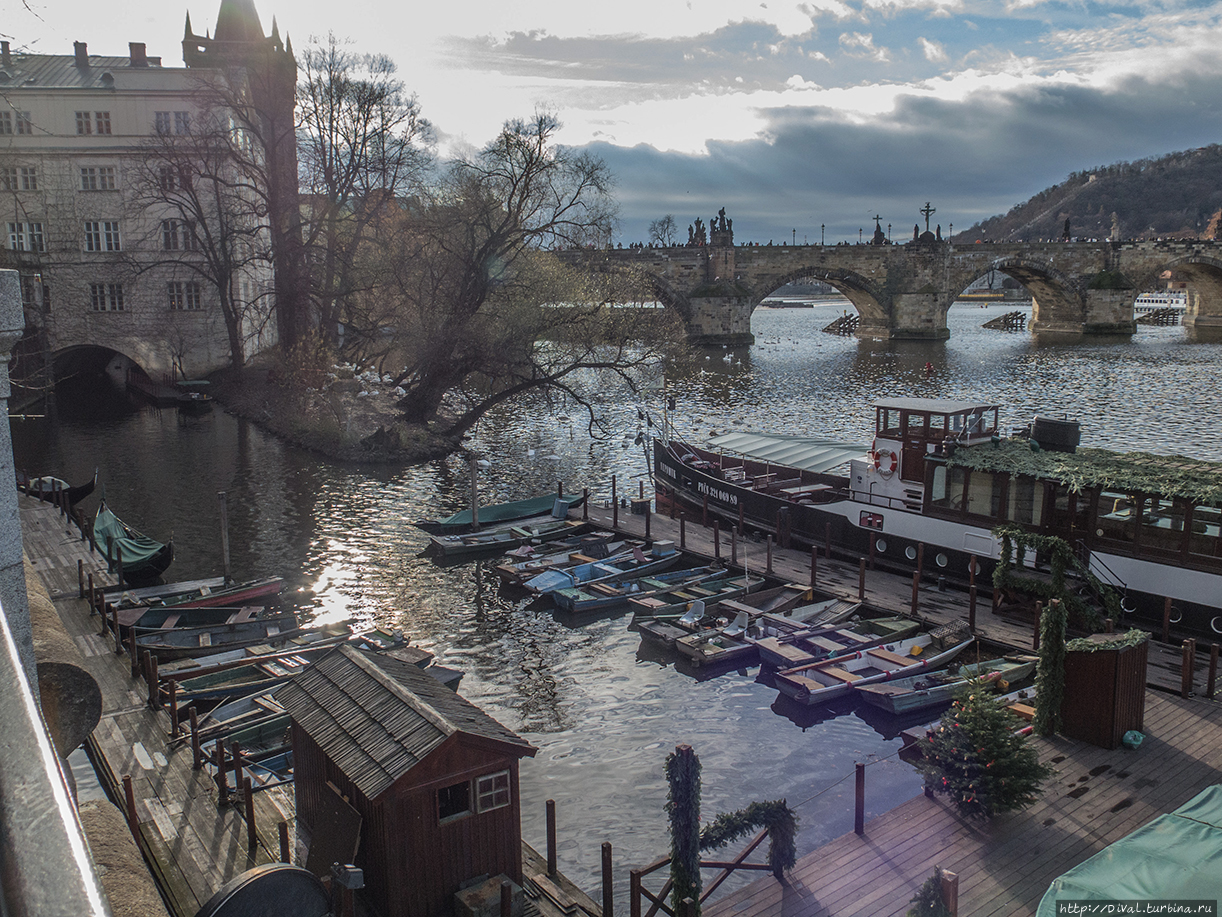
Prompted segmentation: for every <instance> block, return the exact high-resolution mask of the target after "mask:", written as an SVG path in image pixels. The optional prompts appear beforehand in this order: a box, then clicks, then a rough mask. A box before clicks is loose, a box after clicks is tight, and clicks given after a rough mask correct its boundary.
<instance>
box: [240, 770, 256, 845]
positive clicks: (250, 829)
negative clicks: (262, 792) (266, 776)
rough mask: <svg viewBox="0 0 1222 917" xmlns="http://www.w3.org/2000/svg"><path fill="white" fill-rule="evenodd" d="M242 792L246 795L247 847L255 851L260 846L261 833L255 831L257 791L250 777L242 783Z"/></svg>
mask: <svg viewBox="0 0 1222 917" xmlns="http://www.w3.org/2000/svg"><path fill="white" fill-rule="evenodd" d="M242 792H243V793H244V794H245V795H246V846H247V847H248V848H249V849H250V850H254V849H255V848H256V847H258V846H259V833H258V831H256V830H255V791H254V790H253V789H252V788H251V783H250V778H249V777H246V778H245V779H243V781H242Z"/></svg>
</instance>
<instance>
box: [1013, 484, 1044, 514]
mask: <svg viewBox="0 0 1222 917" xmlns="http://www.w3.org/2000/svg"><path fill="white" fill-rule="evenodd" d="M1043 504H1044V485H1043V482H1042V481H1037V480H1035V479H1034V478H1023V477H1012V478H1010V498H1009V505H1008V506H1007V508H1006V518H1007V519H1009V520H1010V521H1011V522H1017V523H1019V524H1020V525H1039V524H1040V522H1041V521H1043V515H1044V513H1043V510H1044V505H1043Z"/></svg>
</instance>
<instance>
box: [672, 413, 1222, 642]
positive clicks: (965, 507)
mask: <svg viewBox="0 0 1222 917" xmlns="http://www.w3.org/2000/svg"><path fill="white" fill-rule="evenodd" d="M874 409H875V424H874V438H873V442H872V444H871V446H870V447H869V449H868V450H867V449H866V448H864V447H860V446H859V447H857V448H856V449H853V448H852V447H851V445H850V444H844V443H839V444H832V443H827V442H825V441H814V440H805V439H803V438H800V437H784V436H771V435H766V434H752V433H733V434H726V435H724V436H714V437H712V438H711V440H710V444H711V445H712V446H713V448H712V449H700V448H696V447H693V446H691V445H688V444H684V443H679V442H676V441H674V440H670V441H659V442H658V443H656V444H655V445H656V448H655V450H654V471H655V477H654V481H655V487H656V489H657V493H658V503H659V507H660V508H662V509H665V508H666V507H667V506H668V505H674V506H676V507H679V508H683V509H685V510H688V511H690V510H692V509H696V510H697V511H698V512H699V513H701V514H707V515H709V516H721V517H722V518H725V519H728V520H729V521H730V522H731V524H736V523H737V524H743V525H750V526H751V527H753V528H756V529H759V530H761V531H764V532H769V533H772V534H775V536H776V538H777V540H778V541H779V542H781V543H782V544H786V543H788V542H790V541H798V542H802V543H805V544H812V545H820V546H825V547H826V548H827V549H828V550H831V551H833V552H837V553H842V554H847V555H849V556H854V557H860V556H862V555H865V554H869V555H870V556H871V557H873V558H874V560H875V562H876V563H880V564H882V565H884V566H889V567H891V568H898V569H908V570H911V569H914V568H915V567H916V566H917V562H918V558H919V557H921V558H923V563H924V569H925V570H926V572H931V573H936V574H938V575H941V576H945V577H947V579H948V580H951V581H959V582H966V581H968V580H969V578H970V577H971V571H972V570H973V568H972V564H973V562H975V563H976V564H977V566H976V567H975V568H974V571H975V578H976V582H977V583H979V584H983V583H987V582H988V579H987V578H988V577H989V575H990V574H991V573H992V570H993V568H994V566H995V565H996V562H997V560H998V559H999V557H1000V548H1001V542H1000V539H998V538H997V537H995V536H994V535H993V531H994V530H995V529H996V528H998V527H999V526H1010V525H1013V526H1018V527H1019V528H1021V529H1023V530H1025V531H1028V532H1031V533H1033V534H1040V535H1054V536H1057V537H1059V538H1062V539H1064V540H1065V541H1066V542H1068V543H1069V544H1070V545H1071V546H1072V548H1073V549H1074V551H1075V554H1076V555H1077V556H1078V557H1079V558H1080V559H1081V560H1082V562H1083V563H1084V565H1088V568H1089V569H1090V571H1091V572H1092V573H1094V574H1095V576H1097V577H1098V578H1099V579H1100V580H1102V581H1103V582H1104V583H1107V584H1108V585H1111V586H1113V587H1115V588H1116V589H1117V591H1119V592H1120V593H1121V595H1122V605H1123V608H1124V610H1125V612H1128V613H1133V614H1135V615H1136V616H1137V617H1139V618H1142V619H1144V620H1145V621H1147V623H1149V624H1160V623H1161V621H1162V616H1163V612H1164V603H1165V602H1166V600H1167V599H1168V598H1169V599H1171V602H1172V608H1171V622H1172V623H1173V624H1179V625H1180V626H1181V627H1182V628H1183V629H1184V630H1186V631H1188V632H1189V633H1199V634H1222V611H1220V610H1219V608H1218V606H1219V603H1220V601H1222V600H1220V598H1219V597H1222V465H1220V464H1218V463H1214V462H1204V461H1199V460H1194V459H1186V458H1183V457H1172V456H1158V455H1150V454H1145V453H1124V454H1122V453H1116V452H1109V451H1107V450H1103V449H1086V448H1083V449H1079V448H1078V436H1079V431H1078V424H1077V422H1076V421H1072V420H1069V419H1065V418H1049V417H1043V416H1040V417H1036V418H1035V420H1034V422H1033V423H1032V425H1031V428H1030V430H1027V431H1024V433H1023V435H1021V436H1017V437H1009V436H1003V431H1002V428H1001V426H1000V421H999V414H1000V408H999V406H998V405H996V404H993V403H989V402H983V401H970V400H956V399H942V398H892V399H884V400H881V401H878V402H877V403H876V404H875V406H874ZM833 447H836V448H833ZM715 450H716V451H715ZM792 457H797V458H798V460H797V461H796V462H795V461H791V459H792ZM846 462H847V464H848V467H849V475H848V477H847V478H846V477H844V476H841V475H835V474H832V473H830V472H832V471H833V470H834V468H835V467H836V465H837V464H840V465H843V464H845V463H846ZM1027 562H1028V563H1031V562H1033V559H1032V558H1031V557H1028V558H1027Z"/></svg>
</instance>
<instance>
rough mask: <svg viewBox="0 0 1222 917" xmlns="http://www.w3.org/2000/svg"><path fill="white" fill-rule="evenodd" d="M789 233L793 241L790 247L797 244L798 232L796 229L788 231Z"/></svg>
mask: <svg viewBox="0 0 1222 917" xmlns="http://www.w3.org/2000/svg"><path fill="white" fill-rule="evenodd" d="M790 232H792V233H793V241H792V242H791V243H790V245H797V244H798V231H797V230H796V229H792V230H790Z"/></svg>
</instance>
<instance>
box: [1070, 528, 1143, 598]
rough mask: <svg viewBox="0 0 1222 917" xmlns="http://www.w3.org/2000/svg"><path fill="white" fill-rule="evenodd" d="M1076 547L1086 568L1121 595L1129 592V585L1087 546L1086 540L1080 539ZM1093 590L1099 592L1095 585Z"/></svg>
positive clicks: (1079, 558) (1076, 551)
mask: <svg viewBox="0 0 1222 917" xmlns="http://www.w3.org/2000/svg"><path fill="white" fill-rule="evenodd" d="M1074 548H1075V553H1076V554H1077V555H1078V560H1079V561H1080V562H1081V564H1082V568H1083V569H1084V570H1086V571H1088V572H1089V573H1090V574H1091V575H1092V576H1094V577H1095V579H1097V580H1098V581H1099V582H1100V583H1102V584H1103V585H1104V586H1109V587H1111V588H1112V589H1115V590H1117V591H1118V592H1120V594H1121V595H1125V594H1127V592H1128V588H1129V587H1128V585H1127V584H1126V583H1125V581H1124V580H1122V579H1121V578H1120V577H1119V575H1117V573H1116V571H1115V570H1113V569H1112V568H1111V567H1109V566H1108V565H1107V564H1106V563H1105V562H1104V560H1103V558H1102V557H1100V556H1099V555H1098V554H1096V553H1094V552H1093V551H1091V550H1090V549H1089V548H1087V547H1086V543H1085V542H1083V541H1079V542H1078V543H1077V544H1076V545H1075V546H1074ZM1091 591H1092V592H1098V590H1096V589H1094V588H1093V585H1092V590H1091ZM1099 598H1100V599H1101V600H1102V596H1099Z"/></svg>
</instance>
